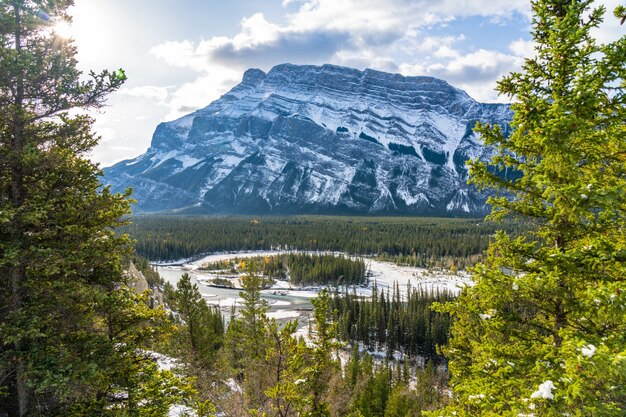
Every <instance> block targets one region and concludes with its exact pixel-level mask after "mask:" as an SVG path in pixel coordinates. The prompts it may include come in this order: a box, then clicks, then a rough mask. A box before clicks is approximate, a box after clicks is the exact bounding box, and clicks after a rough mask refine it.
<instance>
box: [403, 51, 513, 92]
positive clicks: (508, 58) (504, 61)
mask: <svg viewBox="0 0 626 417" xmlns="http://www.w3.org/2000/svg"><path fill="white" fill-rule="evenodd" d="M522 63H523V58H522V57H519V56H513V55H507V54H504V53H502V52H498V51H490V50H485V49H479V50H477V51H474V52H470V53H468V54H465V55H458V56H456V57H455V58H454V59H452V60H449V61H447V62H436V63H432V64H430V65H423V64H421V63H416V64H409V63H405V64H402V65H400V70H401V72H402V74H405V75H429V76H433V77H437V78H442V79H444V80H446V81H448V82H450V84H452V85H454V86H455V87H459V88H461V89H463V90H465V91H466V92H467V93H468V94H469V95H470V96H471V97H472V98H474V99H476V100H478V101H487V102H493V101H500V102H504V101H506V100H507V98H505V97H498V93H497V92H496V91H495V86H496V82H497V81H498V80H499V79H500V78H502V77H503V76H504V75H506V74H508V73H510V72H511V71H513V70H518V69H520V68H521V65H522Z"/></svg>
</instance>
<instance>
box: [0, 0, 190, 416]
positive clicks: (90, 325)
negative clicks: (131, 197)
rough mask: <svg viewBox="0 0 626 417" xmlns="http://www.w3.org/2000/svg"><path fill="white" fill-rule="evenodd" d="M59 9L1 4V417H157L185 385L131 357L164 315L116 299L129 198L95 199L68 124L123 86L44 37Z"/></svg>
mask: <svg viewBox="0 0 626 417" xmlns="http://www.w3.org/2000/svg"><path fill="white" fill-rule="evenodd" d="M72 3H73V2H72V1H71V0H61V1H54V2H52V1H44V0H7V1H2V2H0V277H1V278H0V414H3V415H9V416H25V415H29V416H36V415H72V414H73V415H113V414H115V415H126V413H130V414H132V415H142V414H141V413H143V412H144V411H145V412H146V413H153V414H152V415H159V414H164V413H165V412H166V411H167V408H168V404H170V403H171V402H173V401H177V399H178V398H179V397H180V395H179V394H180V393H181V392H180V389H179V388H176V386H178V387H182V386H183V385H184V384H182V383H181V382H180V381H176V380H175V379H174V378H173V377H172V375H171V374H167V373H164V372H161V371H159V370H158V369H157V367H156V365H155V364H154V362H153V361H152V360H151V359H150V358H149V357H148V355H147V354H146V353H145V351H143V350H142V349H141V348H142V347H144V346H146V344H147V343H149V342H150V340H151V339H152V338H153V337H155V336H158V332H156V331H154V326H155V325H157V324H158V323H159V322H161V321H162V319H163V312H162V311H161V310H153V309H150V308H149V307H148V305H147V300H146V299H145V298H143V297H140V296H137V295H134V294H133V293H132V292H131V291H129V290H128V289H127V288H126V283H127V280H128V277H126V276H125V275H124V273H123V271H122V258H123V256H127V255H128V250H127V249H128V248H129V241H128V239H127V237H125V236H119V235H115V234H114V232H113V230H114V229H115V228H117V227H118V226H120V225H121V224H122V223H123V222H122V221H120V218H121V217H122V216H124V215H126V214H128V213H129V201H128V198H127V197H128V196H127V195H113V194H111V193H110V192H109V190H108V188H101V185H100V183H99V180H98V175H99V174H100V171H99V170H98V167H97V166H96V165H95V164H94V163H92V162H90V161H89V160H88V159H87V157H86V155H87V153H88V152H89V151H90V150H91V149H92V148H93V147H94V146H95V144H96V143H97V137H95V136H94V134H93V133H92V132H91V125H92V120H91V119H90V118H89V117H88V116H85V115H77V113H79V112H80V111H83V112H84V111H86V110H88V109H97V108H99V107H100V106H101V105H102V104H103V100H104V99H105V97H106V95H107V94H108V93H110V92H112V91H114V90H116V89H117V88H118V87H119V86H120V85H121V84H122V83H123V81H124V80H125V75H124V73H123V72H122V71H114V72H109V71H104V72H102V73H100V74H95V73H91V74H90V76H89V77H83V76H82V74H81V73H80V72H79V71H78V70H77V68H76V60H75V54H76V50H75V48H74V47H73V46H72V43H71V41H70V40H66V39H62V38H61V37H59V36H57V34H56V33H55V32H54V25H55V24H56V22H63V21H66V22H67V21H69V17H68V16H67V14H66V10H67V8H68V7H69V6H71V5H72ZM142 410H143V411H142Z"/></svg>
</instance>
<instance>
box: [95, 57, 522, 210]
mask: <svg viewBox="0 0 626 417" xmlns="http://www.w3.org/2000/svg"><path fill="white" fill-rule="evenodd" d="M511 117H512V113H511V111H510V109H509V107H508V106H506V105H501V104H481V103H478V102H476V101H475V100H473V99H472V98H471V97H469V96H468V95H467V94H466V93H465V92H463V91H461V90H459V89H457V88H454V87H452V86H451V85H449V84H448V83H447V82H445V81H442V80H439V79H436V78H431V77H404V76H402V75H398V74H389V73H385V72H380V71H374V70H369V69H367V70H365V71H359V70H356V69H351V68H344V67H338V66H333V65H324V66H308V65H305V66H299V65H291V64H283V65H278V66H276V67H274V68H272V70H270V71H269V72H268V73H267V74H266V73H264V72H263V71H261V70H258V69H250V70H248V71H246V72H245V73H244V75H243V80H242V82H241V83H240V84H239V85H237V86H236V87H234V88H233V89H232V90H231V91H229V92H228V93H227V94H225V95H223V96H222V97H221V98H220V99H218V100H216V101H215V102H213V103H211V104H210V105H209V106H208V107H206V108H204V109H201V110H198V111H196V112H194V113H191V114H189V115H187V116H184V117H182V118H180V119H178V120H175V121H173V122H167V123H161V124H160V125H159V126H158V127H157V128H156V131H155V132H154V135H153V138H152V144H151V146H150V148H149V149H148V151H147V152H146V153H145V154H143V155H141V156H139V157H137V158H135V159H131V160H126V161H123V162H120V163H118V164H116V165H114V166H112V167H110V168H106V169H105V170H104V172H105V176H104V182H105V183H110V184H112V186H113V189H114V190H123V189H125V188H126V187H132V188H133V189H134V197H135V198H136V199H137V200H138V204H137V205H136V206H135V211H136V212H138V211H143V212H147V211H158V210H166V209H185V210H183V211H188V212H204V213H276V214H285V213H354V214H358V213H362V214H367V213H370V214H383V213H388V214H395V213H397V214H400V213H402V214H409V213H413V214H463V213H476V214H478V213H484V212H485V211H486V210H487V208H486V206H485V196H484V195H481V194H479V193H477V192H476V190H474V188H473V187H472V186H469V185H467V184H466V181H467V170H466V169H465V167H464V163H465V161H466V160H467V159H470V158H476V157H479V158H488V157H489V156H490V154H491V151H490V150H489V149H486V148H484V147H483V146H482V145H481V144H480V143H479V142H478V140H477V137H476V135H475V134H474V133H473V132H472V127H473V126H474V124H475V123H476V121H477V120H481V121H488V122H490V123H497V124H502V125H507V123H508V121H509V120H510V119H511Z"/></svg>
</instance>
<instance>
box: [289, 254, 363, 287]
mask: <svg viewBox="0 0 626 417" xmlns="http://www.w3.org/2000/svg"><path fill="white" fill-rule="evenodd" d="M284 259H285V260H286V261H287V267H288V268H289V277H290V282H291V283H292V284H295V285H308V284H325V285H328V284H330V285H354V284H364V283H365V282H366V281H367V277H366V275H365V262H363V259H357V260H353V259H350V258H346V257H345V256H342V255H340V256H335V255H307V254H291V255H289V256H287V257H284Z"/></svg>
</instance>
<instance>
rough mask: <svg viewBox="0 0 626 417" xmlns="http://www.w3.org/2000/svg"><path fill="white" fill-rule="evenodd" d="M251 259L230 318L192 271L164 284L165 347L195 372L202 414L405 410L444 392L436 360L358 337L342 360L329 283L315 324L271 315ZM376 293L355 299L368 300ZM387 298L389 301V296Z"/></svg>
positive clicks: (384, 415)
mask: <svg viewBox="0 0 626 417" xmlns="http://www.w3.org/2000/svg"><path fill="white" fill-rule="evenodd" d="M248 268H250V273H249V274H246V275H244V276H243V278H242V283H243V287H244V291H242V292H241V293H240V296H241V299H242V303H241V306H240V307H239V308H237V309H236V310H235V311H233V315H232V318H231V321H230V322H229V323H228V326H226V327H225V325H224V322H223V321H222V319H221V315H220V314H219V312H218V311H217V310H214V309H211V308H209V307H208V306H207V305H206V302H205V300H203V299H202V297H201V296H200V293H199V292H198V288H197V286H196V285H193V284H191V282H190V279H189V276H188V275H184V276H183V277H182V278H181V280H180V281H179V282H178V284H177V287H176V289H174V288H168V289H167V290H166V297H165V299H166V302H167V303H168V304H169V305H170V306H171V307H172V308H173V309H174V310H175V314H174V321H175V324H176V326H175V329H174V333H173V335H172V337H170V339H169V341H168V342H167V343H166V344H163V345H162V346H161V347H162V348H163V349H164V350H165V351H166V352H167V353H168V354H170V355H173V356H176V357H177V358H179V359H180V360H181V361H180V362H179V364H180V366H179V367H178V372H183V373H184V374H186V375H187V376H191V377H193V378H194V380H195V381H196V389H197V392H199V393H200V400H199V402H197V403H196V404H195V406H194V408H195V409H196V410H198V415H199V416H200V415H207V416H208V415H214V412H215V411H219V412H220V414H221V415H229V416H250V415H266V416H268V417H269V416H277V417H289V416H293V417H296V416H352V417H358V416H361V417H406V416H420V415H421V413H422V411H423V410H432V409H435V408H437V407H439V406H441V405H442V404H445V403H446V402H447V401H448V397H447V395H446V394H445V387H446V381H447V376H446V372H445V369H443V368H440V367H437V366H435V365H434V361H430V362H429V364H428V366H426V367H425V368H420V367H417V366H415V362H411V361H410V360H409V359H408V357H405V360H396V361H389V360H384V361H381V360H376V359H375V358H374V357H373V356H371V355H369V354H368V353H367V352H364V353H361V352H359V349H358V348H357V346H356V345H355V346H354V348H353V349H352V352H351V353H349V352H343V353H342V355H345V356H344V358H345V361H343V364H342V361H341V360H340V358H339V355H338V352H340V351H341V344H340V343H339V342H337V340H336V335H337V331H338V330H339V329H340V328H341V322H340V321H339V322H338V321H337V319H336V315H337V313H336V312H337V306H338V305H339V304H338V303H341V302H342V301H341V300H340V299H341V298H342V297H339V296H338V295H336V296H335V297H331V295H330V294H329V293H328V291H327V290H323V291H321V292H320V294H319V296H318V297H317V298H315V299H313V300H312V303H313V305H314V312H313V319H314V320H313V322H314V325H313V326H310V327H309V332H308V333H302V332H299V333H297V332H296V330H297V328H298V324H297V322H296V321H291V322H289V323H286V324H282V325H281V324H279V323H278V322H277V321H276V319H273V318H270V317H268V315H267V312H268V309H269V307H268V306H267V304H266V302H265V301H264V300H262V299H261V289H262V287H263V283H264V278H263V277H262V276H260V275H258V274H256V273H254V271H252V266H251V265H248ZM166 287H167V285H166ZM392 298H393V297H392ZM424 298H426V297H424ZM377 299H378V298H376V300H372V301H371V302H370V301H359V300H355V299H352V298H350V301H352V302H357V303H358V302H361V303H363V306H362V307H363V308H364V305H365V304H369V303H378V301H377ZM396 301H397V297H396ZM387 307H389V308H392V307H390V306H388V305H387V303H386V302H385V303H384V307H383V308H387ZM301 330H305V329H301ZM415 330H418V327H416V328H415ZM419 331H421V330H419ZM302 336H306V337H307V339H308V340H306V341H305V339H304V338H303V337H302ZM202 409H204V411H205V413H204V414H203V413H202Z"/></svg>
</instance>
